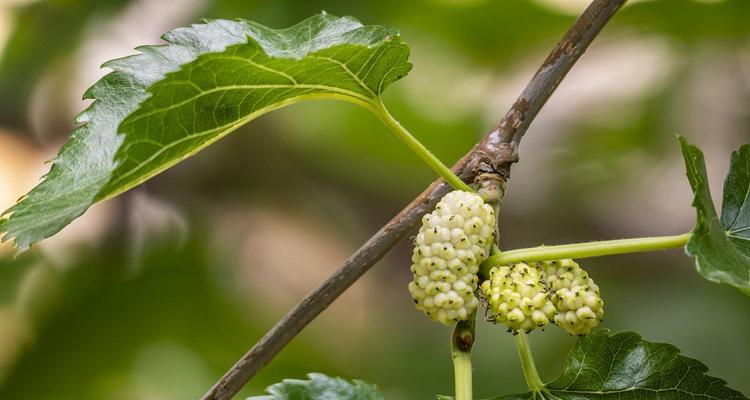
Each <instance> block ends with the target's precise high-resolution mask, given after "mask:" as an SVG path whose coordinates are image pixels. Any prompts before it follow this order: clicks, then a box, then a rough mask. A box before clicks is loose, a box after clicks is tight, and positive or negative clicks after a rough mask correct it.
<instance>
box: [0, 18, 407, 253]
mask: <svg viewBox="0 0 750 400" xmlns="http://www.w3.org/2000/svg"><path fill="white" fill-rule="evenodd" d="M164 39H165V40H166V41H167V42H169V44H168V45H166V46H145V47H140V48H139V49H138V50H140V51H141V54H138V55H134V56H131V57H126V58H122V59H118V60H114V61H110V62H109V63H107V64H105V66H107V67H109V68H112V69H113V70H114V72H112V73H110V74H109V75H107V76H105V77H104V78H102V80H100V81H99V82H98V83H96V84H95V85H94V86H93V87H91V88H90V89H89V90H88V91H87V92H86V94H85V97H86V98H89V99H95V101H94V103H93V104H92V105H91V107H89V108H88V109H87V110H86V111H84V112H83V113H82V114H80V115H79V116H78V118H77V119H76V122H78V123H80V124H83V125H82V126H81V127H80V128H78V129H77V130H76V131H75V132H73V135H72V136H71V139H70V141H69V142H68V143H67V144H66V145H65V146H64V147H63V149H62V150H61V151H60V154H59V155H58V156H57V158H56V159H55V160H54V165H53V166H52V169H51V170H50V172H49V174H48V175H47V176H46V179H45V180H44V181H43V182H42V183H41V184H40V185H39V186H37V187H36V188H34V189H33V190H32V191H31V192H30V193H29V194H28V195H27V196H25V197H24V198H23V199H22V200H21V201H20V202H19V203H18V204H16V205H15V206H13V207H12V208H10V209H9V210H8V211H6V219H5V220H0V234H2V233H3V232H5V233H6V235H5V237H4V238H3V240H8V239H13V238H14V239H15V244H16V247H17V248H18V249H20V250H24V249H26V248H28V247H29V246H30V245H31V244H33V243H35V242H38V241H39V240H42V239H44V238H46V237H49V236H51V235H53V234H54V233H56V232H57V231H59V230H60V229H62V228H63V227H64V226H65V225H67V224H68V223H70V222H71V221H72V220H73V219H75V218H77V217H78V216H80V215H81V214H82V213H84V212H85V211H86V209H88V207H89V206H91V205H92V204H93V203H95V202H97V201H101V200H105V199H108V198H111V197H113V196H116V195H117V194H119V193H122V192H124V191H126V190H128V189H130V188H132V187H134V186H136V185H138V184H140V183H142V182H143V181H145V180H147V179H149V178H150V177H152V176H154V175H155V174H157V173H159V172H161V171H163V170H165V169H167V168H169V167H170V166H172V165H174V164H176V163H178V162H180V161H182V160H183V159H185V158H187V157H189V156H191V155H193V154H195V153H196V152H198V151H199V150H201V149H202V148H204V147H206V146H208V145H209V144H211V143H213V142H214V141H216V140H218V139H220V138H221V137H223V136H225V135H226V134H228V133H230V132H231V131H233V130H235V129H237V128H238V127H240V126H242V125H243V124H245V123H247V122H249V121H251V120H253V119H255V118H257V117H259V116H261V115H263V114H265V113H267V112H270V111H273V110H275V109H278V108H281V107H284V106H286V105H289V104H292V103H295V102H298V101H301V100H305V99H323V98H328V99H341V100H347V101H350V102H353V103H356V104H360V105H363V106H365V107H374V106H375V105H376V104H377V103H378V102H379V96H380V94H381V93H382V91H383V90H384V89H385V88H386V87H387V86H388V85H389V84H391V83H393V82H394V81H396V80H398V79H400V78H401V77H403V76H404V75H406V73H407V72H408V71H409V69H410V68H411V64H410V63H409V62H408V60H407V59H408V55H409V48H408V46H407V45H406V44H404V43H402V42H401V41H400V39H399V37H398V32H396V31H395V30H392V29H387V28H384V27H382V26H363V25H362V24H360V23H359V22H358V21H357V20H355V19H353V18H351V17H343V18H337V17H334V16H332V15H328V14H325V13H322V14H319V15H317V16H314V17H312V18H309V19H307V20H305V21H303V22H301V23H299V24H297V25H295V26H293V27H291V28H288V29H280V30H275V29H271V28H267V27H265V26H262V25H259V24H256V23H253V22H248V21H243V20H238V21H226V20H217V21H207V22H205V23H203V24H198V25H193V26H191V27H189V28H181V29H176V30H174V31H172V32H169V33H167V34H166V35H165V36H164Z"/></svg>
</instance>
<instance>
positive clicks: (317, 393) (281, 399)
mask: <svg viewBox="0 0 750 400" xmlns="http://www.w3.org/2000/svg"><path fill="white" fill-rule="evenodd" d="M307 376H308V377H309V378H310V380H299V379H284V380H283V381H281V383H277V384H275V385H271V386H269V387H268V389H267V391H268V393H270V395H268V396H253V397H250V398H248V400H321V399H341V400H384V399H385V398H384V397H383V395H382V394H380V391H379V390H378V388H377V386H375V385H372V384H369V383H366V382H363V381H359V380H354V381H351V382H348V381H345V380H344V379H341V378H331V377H329V376H326V375H323V374H314V373H313V374H308V375H307Z"/></svg>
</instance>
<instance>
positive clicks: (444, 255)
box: [409, 190, 495, 325]
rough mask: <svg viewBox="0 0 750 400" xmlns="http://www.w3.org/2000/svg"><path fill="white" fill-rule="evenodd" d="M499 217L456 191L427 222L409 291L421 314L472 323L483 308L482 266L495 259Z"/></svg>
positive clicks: (474, 196) (479, 201)
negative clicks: (479, 275)
mask: <svg viewBox="0 0 750 400" xmlns="http://www.w3.org/2000/svg"><path fill="white" fill-rule="evenodd" d="M494 232H495V212H494V210H493V209H492V207H490V206H489V205H487V204H484V201H483V200H482V198H481V197H480V196H478V195H477V194H474V193H470V192H464V191H461V190H455V191H453V192H450V193H448V194H446V195H445V196H444V197H443V198H442V199H441V200H440V202H438V204H437V206H435V210H434V211H433V212H432V213H430V214H427V215H425V216H424V217H423V218H422V227H421V228H420V229H419V233H418V234H417V237H416V239H415V241H414V251H413V253H412V258H411V260H412V266H411V272H412V274H413V275H414V280H413V281H412V282H410V283H409V292H410V293H411V295H412V298H413V299H414V303H415V305H416V307H417V309H418V310H421V311H422V312H424V313H425V314H426V315H427V316H428V317H430V318H432V319H433V320H435V321H438V322H441V323H443V324H445V325H452V324H454V323H456V322H458V321H463V320H466V319H467V318H468V317H469V315H470V314H471V313H472V312H474V310H476V308H477V306H478V305H479V300H477V298H476V296H475V295H474V292H475V291H476V289H477V281H478V278H477V271H478V270H479V264H481V263H482V261H484V260H485V259H486V258H487V256H488V255H489V250H490V246H491V245H492V239H493V237H494Z"/></svg>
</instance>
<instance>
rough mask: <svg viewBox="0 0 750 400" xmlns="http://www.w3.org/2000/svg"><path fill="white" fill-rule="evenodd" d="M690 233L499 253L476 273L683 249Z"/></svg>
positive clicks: (539, 247) (491, 257) (485, 273)
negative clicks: (523, 264) (537, 263)
mask: <svg viewBox="0 0 750 400" xmlns="http://www.w3.org/2000/svg"><path fill="white" fill-rule="evenodd" d="M692 235H693V234H692V232H689V233H685V234H682V235H675V236H656V237H643V238H634V239H618V240H602V241H597V242H585V243H572V244H563V245H558V246H538V247H530V248H526V249H516V250H508V251H501V252H500V253H498V254H494V255H492V256H490V257H489V258H487V260H485V261H484V263H482V266H481V267H480V271H482V273H483V274H484V276H489V275H488V272H489V269H490V268H492V267H494V266H498V265H510V264H516V263H519V262H532V261H551V260H561V259H565V258H573V259H579V258H588V257H599V256H609V255H615V254H627V253H641V252H646V251H656V250H666V249H675V248H679V247H682V246H684V245H685V244H686V243H687V242H688V240H690V237H691V236H692Z"/></svg>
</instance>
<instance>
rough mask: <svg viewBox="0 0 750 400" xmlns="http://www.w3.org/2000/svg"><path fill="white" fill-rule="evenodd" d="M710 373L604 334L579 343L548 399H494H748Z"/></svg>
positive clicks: (664, 351) (627, 337)
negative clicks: (709, 374)
mask: <svg viewBox="0 0 750 400" xmlns="http://www.w3.org/2000/svg"><path fill="white" fill-rule="evenodd" d="M707 370H708V369H707V368H706V366H705V365H703V364H701V363H700V362H699V361H697V360H694V359H692V358H687V357H685V356H681V355H680V354H679V349H677V348H676V347H674V346H672V345H670V344H666V343H651V342H647V341H645V340H643V338H641V337H640V336H639V335H638V334H637V333H634V332H621V333H617V334H614V335H610V331H609V330H608V329H602V330H599V331H596V332H594V333H593V334H590V335H588V336H584V337H582V338H580V339H578V341H577V342H576V345H575V347H574V348H573V350H571V352H570V354H569V355H568V359H567V360H566V362H565V367H564V368H563V372H562V375H560V377H559V378H557V380H555V381H554V382H552V383H550V384H548V385H547V392H546V393H544V392H543V393H536V394H533V393H526V394H519V395H510V396H502V397H496V398H495V399H498V400H499V399H503V400H511V399H519V400H520V399H530V398H534V397H536V396H540V397H542V398H548V399H564V400H568V399H570V400H573V399H575V400H582V399H597V400H622V399H638V400H647V399H649V400H650V399H653V400H659V399H671V400H681V399H685V400H695V399H707V400H709V399H710V400H740V399H747V398H746V397H745V396H744V395H743V394H742V393H740V392H738V391H736V390H733V389H730V388H728V387H726V382H724V381H723V380H721V379H718V378H713V377H710V376H707V375H705V372H706V371H707Z"/></svg>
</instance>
